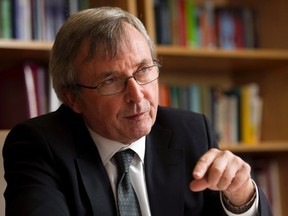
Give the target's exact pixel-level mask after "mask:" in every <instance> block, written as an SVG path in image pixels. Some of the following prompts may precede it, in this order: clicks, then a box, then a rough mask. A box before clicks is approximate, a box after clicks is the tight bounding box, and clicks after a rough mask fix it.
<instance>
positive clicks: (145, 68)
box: [137, 66, 151, 73]
mask: <svg viewBox="0 0 288 216" xmlns="http://www.w3.org/2000/svg"><path fill="white" fill-rule="evenodd" d="M150 67H151V66H150ZM150 67H149V66H145V67H142V68H140V69H139V70H138V71H137V72H140V73H145V72H147V70H148V69H149V68H150Z"/></svg>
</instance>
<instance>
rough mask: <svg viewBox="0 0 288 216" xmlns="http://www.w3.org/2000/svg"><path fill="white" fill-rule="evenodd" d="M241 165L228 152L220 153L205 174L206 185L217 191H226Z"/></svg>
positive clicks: (236, 158) (235, 157) (237, 158)
mask: <svg viewBox="0 0 288 216" xmlns="http://www.w3.org/2000/svg"><path fill="white" fill-rule="evenodd" d="M242 163H243V162H242V160H241V159H240V158H239V157H237V156H235V155H234V154H232V153H231V152H230V151H220V152H219V153H218V155H217V157H216V158H215V160H214V162H213V164H212V165H211V166H210V168H209V171H208V174H207V181H208V184H210V185H211V187H213V188H214V189H217V190H224V189H226V188H227V187H228V186H229V185H230V184H231V182H232V180H233V178H234V177H235V175H236V173H237V172H238V169H239V168H240V167H241V164H242Z"/></svg>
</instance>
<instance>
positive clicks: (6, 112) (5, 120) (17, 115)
mask: <svg viewBox="0 0 288 216" xmlns="http://www.w3.org/2000/svg"><path fill="white" fill-rule="evenodd" d="M0 98H1V106H0V128H1V129H10V128H12V127H14V126H15V125H16V124H17V123H19V122H21V121H24V120H26V119H28V118H30V116H31V114H30V110H29V102H28V90H27V86H26V81H25V73H24V66H23V65H18V66H15V67H13V68H6V69H4V70H2V71H1V79H0Z"/></svg>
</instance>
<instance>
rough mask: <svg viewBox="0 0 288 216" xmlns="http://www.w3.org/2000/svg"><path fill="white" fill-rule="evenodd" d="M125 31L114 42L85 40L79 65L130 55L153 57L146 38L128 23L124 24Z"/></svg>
mask: <svg viewBox="0 0 288 216" xmlns="http://www.w3.org/2000/svg"><path fill="white" fill-rule="evenodd" d="M123 29H124V30H123V31H122V34H121V35H119V36H117V37H116V39H114V40H111V39H110V38H105V39H103V40H101V39H99V38H96V39H95V40H93V38H88V39H85V40H84V41H83V42H82V44H81V46H80V50H79V53H78V56H77V63H80V64H81V63H84V62H89V61H93V62H95V61H98V62H103V61H104V62H106V61H111V60H115V59H118V58H123V57H124V56H129V55H133V56H135V55H144V54H146V55H148V56H149V57H151V50H150V47H149V44H148V42H147V40H146V39H145V37H144V36H143V35H142V34H141V33H140V32H139V31H138V30H137V29H136V28H134V27H133V26H132V25H130V24H128V23H124V24H123ZM95 41H96V42H95ZM131 53H133V54H131Z"/></svg>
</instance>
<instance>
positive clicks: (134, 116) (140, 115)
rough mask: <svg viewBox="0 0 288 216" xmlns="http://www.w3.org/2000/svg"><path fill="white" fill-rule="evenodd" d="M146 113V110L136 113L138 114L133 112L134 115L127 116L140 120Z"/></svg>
mask: <svg viewBox="0 0 288 216" xmlns="http://www.w3.org/2000/svg"><path fill="white" fill-rule="evenodd" d="M144 115H145V112H140V113H136V114H133V115H129V116H126V117H125V118H126V119H129V120H138V119H140V118H141V117H142V116H144Z"/></svg>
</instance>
